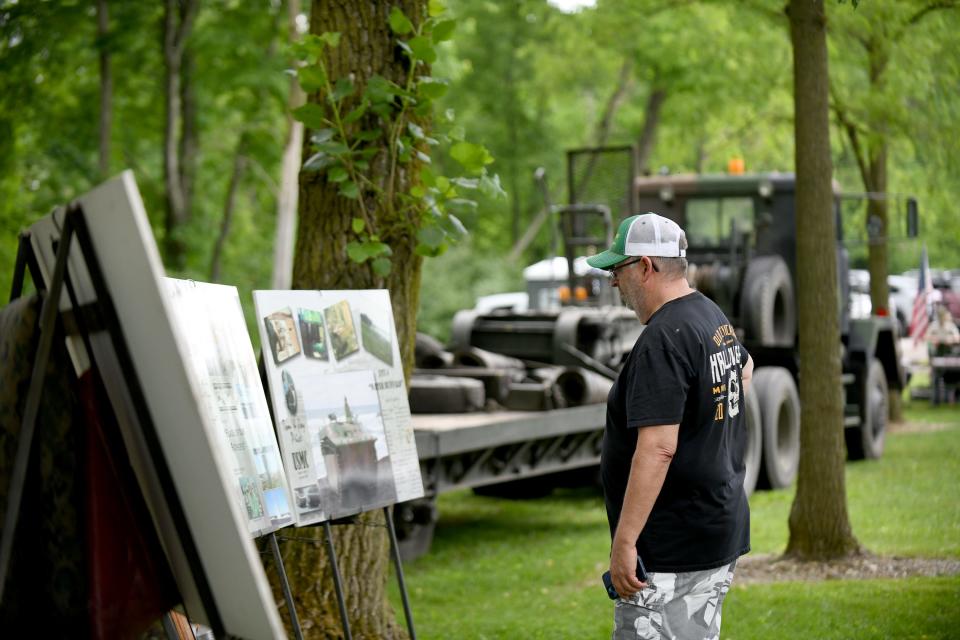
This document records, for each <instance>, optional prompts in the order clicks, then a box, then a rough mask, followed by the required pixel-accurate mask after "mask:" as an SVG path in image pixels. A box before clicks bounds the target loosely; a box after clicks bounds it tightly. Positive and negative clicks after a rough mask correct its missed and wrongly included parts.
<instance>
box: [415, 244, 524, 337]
mask: <svg viewBox="0 0 960 640" xmlns="http://www.w3.org/2000/svg"><path fill="white" fill-rule="evenodd" d="M424 231H427V229H423V230H421V232H424ZM420 240H421V242H423V243H424V244H429V243H430V242H431V241H432V242H437V241H438V239H437V238H433V239H425V238H422V237H421V239H420ZM421 277H422V280H421V288H422V289H423V291H424V292H425V293H424V295H422V296H420V311H419V313H418V315H417V330H418V331H422V332H424V333H427V334H430V335H432V336H434V337H435V338H437V339H439V340H441V341H444V342H445V341H447V340H448V339H449V338H450V330H451V320H452V319H453V315H454V314H455V313H456V312H457V311H459V310H461V309H470V308H472V307H473V305H474V303H475V302H476V299H477V298H478V297H479V296H484V295H489V294H492V293H500V292H503V291H522V290H523V288H524V285H523V277H522V273H521V269H520V268H519V267H518V266H517V265H511V264H509V263H507V262H505V261H504V260H500V259H498V258H496V257H493V256H490V255H484V254H483V252H480V251H477V249H476V246H474V244H473V238H472V237H471V239H470V240H469V241H467V242H463V243H460V244H459V245H457V246H455V247H453V248H451V249H450V250H449V251H447V252H446V253H444V254H443V255H442V256H440V257H439V258H437V259H436V260H430V261H429V262H427V263H425V264H424V265H423V275H422V276H421Z"/></svg>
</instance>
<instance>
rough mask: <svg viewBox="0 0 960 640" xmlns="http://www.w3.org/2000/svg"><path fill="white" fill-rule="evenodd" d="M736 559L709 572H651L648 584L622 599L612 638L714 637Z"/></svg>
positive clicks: (709, 639) (617, 610)
mask: <svg viewBox="0 0 960 640" xmlns="http://www.w3.org/2000/svg"><path fill="white" fill-rule="evenodd" d="M736 565H737V562H736V560H734V561H733V562H731V563H730V564H728V565H724V566H722V567H718V568H716V569H708V570H706V571H689V572H684V573H664V572H660V573H653V572H651V573H650V574H649V578H648V580H647V587H646V588H645V589H643V590H642V591H639V592H638V593H635V594H634V595H633V597H632V598H629V599H625V598H620V599H619V600H617V603H616V610H615V612H614V616H613V619H614V626H613V640H668V639H669V640H672V639H674V638H678V639H682V640H693V639H697V640H700V639H703V640H712V639H714V638H719V637H720V607H722V606H723V599H724V597H725V596H726V595H727V591H729V590H730V583H731V582H732V581H733V571H734V569H735V568H736Z"/></svg>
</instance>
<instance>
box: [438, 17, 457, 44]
mask: <svg viewBox="0 0 960 640" xmlns="http://www.w3.org/2000/svg"><path fill="white" fill-rule="evenodd" d="M456 28H457V21H456V20H443V21H441V22H438V23H437V25H436V26H435V27H434V28H433V41H434V42H443V41H445V40H449V39H450V38H452V37H453V32H454V31H455V30H456Z"/></svg>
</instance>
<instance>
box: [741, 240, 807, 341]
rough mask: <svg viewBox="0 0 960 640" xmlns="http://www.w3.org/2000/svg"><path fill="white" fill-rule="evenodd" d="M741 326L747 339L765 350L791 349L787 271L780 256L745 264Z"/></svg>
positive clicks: (793, 316) (792, 311) (793, 324)
mask: <svg viewBox="0 0 960 640" xmlns="http://www.w3.org/2000/svg"><path fill="white" fill-rule="evenodd" d="M740 323H741V324H742V325H743V328H744V330H745V332H746V336H745V337H746V340H748V341H752V342H757V343H759V344H761V345H763V346H765V347H790V346H793V344H794V338H795V336H796V333H797V310H796V300H795V298H794V293H793V279H792V278H791V277H790V269H788V268H787V263H786V262H784V261H783V258H781V257H780V256H760V257H757V258H754V259H753V260H751V261H750V263H749V264H748V265H747V269H746V272H745V273H744V275H743V289H742V291H741V293H740Z"/></svg>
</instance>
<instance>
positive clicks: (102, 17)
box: [97, 0, 113, 180]
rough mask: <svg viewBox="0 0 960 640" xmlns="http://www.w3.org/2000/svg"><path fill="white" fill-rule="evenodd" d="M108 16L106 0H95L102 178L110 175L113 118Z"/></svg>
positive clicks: (99, 147)
mask: <svg viewBox="0 0 960 640" xmlns="http://www.w3.org/2000/svg"><path fill="white" fill-rule="evenodd" d="M109 33H110V18H109V14H108V12H107V0H97V42H98V48H99V50H100V132H99V133H100V143H99V146H98V149H99V158H98V160H99V161H98V163H97V168H98V170H99V172H100V178H101V179H102V180H105V179H107V178H108V177H110V123H111V121H112V119H113V74H112V72H111V70H110V47H109V46H108V44H107V37H108V35H109Z"/></svg>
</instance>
